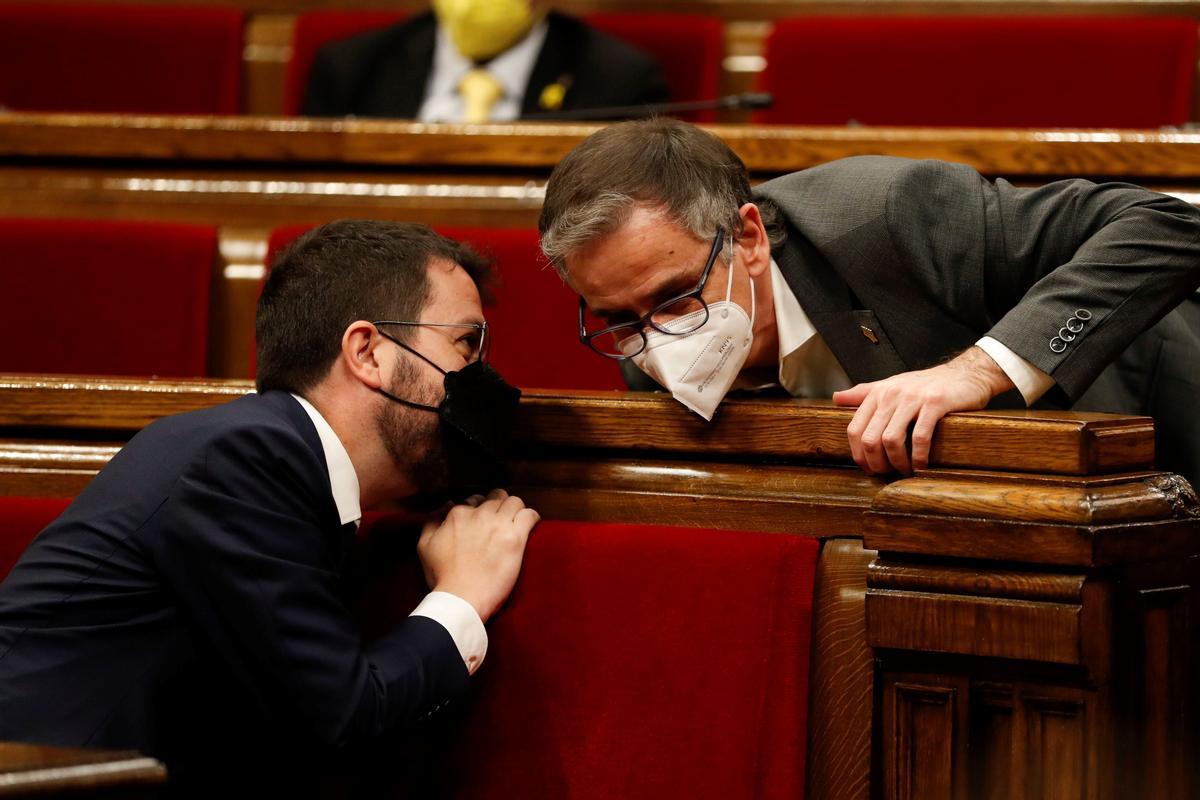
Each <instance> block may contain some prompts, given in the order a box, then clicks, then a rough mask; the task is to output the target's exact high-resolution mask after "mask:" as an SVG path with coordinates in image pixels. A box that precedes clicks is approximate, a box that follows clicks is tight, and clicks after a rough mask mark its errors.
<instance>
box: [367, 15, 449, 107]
mask: <svg viewBox="0 0 1200 800" xmlns="http://www.w3.org/2000/svg"><path fill="white" fill-rule="evenodd" d="M400 25H401V28H402V30H403V33H404V35H403V36H401V37H397V41H396V42H394V43H393V46H391V47H390V48H389V49H388V51H387V53H386V55H385V56H384V57H383V58H382V59H381V60H380V64H379V70H378V73H377V78H376V79H375V81H374V84H373V85H374V87H375V88H374V94H375V97H377V98H378V105H377V107H376V108H375V109H373V111H374V112H375V114H376V115H386V116H389V117H396V118H399V119H416V117H417V113H418V112H420V110H421V103H422V102H424V100H425V85H426V84H427V83H429V74H430V73H431V72H432V71H433V51H434V48H435V46H436V37H437V21H436V20H435V19H434V16H433V15H432V14H422V15H421V16H419V17H417V18H415V19H413V20H411V21H408V22H402V23H400Z"/></svg>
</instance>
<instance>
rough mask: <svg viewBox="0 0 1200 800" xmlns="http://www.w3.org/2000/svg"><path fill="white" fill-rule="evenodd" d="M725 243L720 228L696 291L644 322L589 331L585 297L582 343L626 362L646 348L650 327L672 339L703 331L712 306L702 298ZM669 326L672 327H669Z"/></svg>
mask: <svg viewBox="0 0 1200 800" xmlns="http://www.w3.org/2000/svg"><path fill="white" fill-rule="evenodd" d="M724 242H725V231H724V230H723V229H721V228H718V229H717V233H716V235H715V236H713V241H712V248H711V249H710V250H709V252H708V261H706V262H705V263H704V271H703V272H701V273H700V280H699V281H697V283H696V286H695V288H694V289H692V290H691V291H688V292H684V293H683V294H681V295H678V296H677V297H672V298H671V299H670V300H668V301H666V302H665V303H660V304H659V305H658V306H656V307H654V308H653V309H652V310H651V311H650V313H648V314H646V315H644V316H643V317H642V318H641V319H638V320H634V321H633V322H623V323H621V324H620V325H610V326H609V327H607V328H601V329H599V330H596V331H589V330H588V320H587V303H586V302H584V300H583V298H582V297H581V298H579V341H581V342H583V343H584V344H585V345H587V346H588V347H590V348H591V349H592V350H593V351H594V352H596V353H599V354H600V355H602V356H604V357H605V358H615V359H617V360H619V361H624V360H625V359H629V358H633V357H634V356H636V355H638V354H640V353H641V352H642V351H643V350H645V349H646V326H647V325H649V326H650V327H651V328H653V329H654V330H656V331H659V332H660V333H665V334H667V335H669V336H684V335H686V334H689V333H694V332H695V331H697V330H699V329H700V328H701V327H702V326H703V325H704V323H706V322H708V303H705V302H704V298H702V297H701V296H700V295H701V293H702V292H703V291H704V285H705V284H706V283H708V276H709V274H710V273H711V272H712V268H713V264H715V263H717V256H718V255H720V253H721V246H722V244H724ZM667 325H670V327H669V328H668V327H666V326H667Z"/></svg>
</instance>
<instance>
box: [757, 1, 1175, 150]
mask: <svg viewBox="0 0 1200 800" xmlns="http://www.w3.org/2000/svg"><path fill="white" fill-rule="evenodd" d="M1196 36H1197V23H1196V20H1191V19H1174V18H1168V17H1125V16H1122V17H1106V18H1087V17H1062V18H1055V17H1024V18H1008V17H999V18H997V17H946V18H936V17H844V18H843V17H828V18H806V19H792V20H786V21H780V22H777V23H776V25H775V29H774V32H773V33H772V34H771V36H770V38H769V39H768V41H767V51H766V52H767V70H766V73H765V76H764V88H765V89H766V90H768V91H770V92H773V93H774V94H775V107H774V108H772V109H770V110H768V111H763V112H759V114H758V115H757V116H756V119H757V120H758V121H760V122H774V123H789V124H822V125H824V124H828V125H842V124H845V123H847V122H849V121H851V120H853V121H856V122H859V123H862V124H864V125H966V126H998V127H1122V128H1149V127H1157V126H1159V125H1178V124H1181V123H1183V122H1186V121H1187V120H1188V119H1189V111H1190V104H1191V96H1192V84H1193V78H1194V74H1195V69H1196Z"/></svg>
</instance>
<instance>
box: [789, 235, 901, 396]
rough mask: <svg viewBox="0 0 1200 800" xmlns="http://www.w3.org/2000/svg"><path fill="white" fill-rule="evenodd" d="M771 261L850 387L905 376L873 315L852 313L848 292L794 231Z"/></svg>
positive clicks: (830, 267)
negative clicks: (773, 260)
mask: <svg viewBox="0 0 1200 800" xmlns="http://www.w3.org/2000/svg"><path fill="white" fill-rule="evenodd" d="M772 255H773V256H774V257H775V263H777V264H778V265H779V270H780V272H782V273H783V277H784V279H785V280H786V281H787V283H788V288H790V289H791V290H792V293H793V294H794V295H795V296H796V299H797V300H799V301H800V306H801V307H802V308H803V309H804V312H805V313H806V314H808V317H809V319H810V320H812V323H813V327H815V328H816V329H817V332H818V333H819V334H820V335H821V338H822V339H824V340H825V344H827V345H828V346H829V349H830V350H831V351H833V355H834V357H835V358H837V360H838V363H839V364H841V365H842V369H844V370H846V374H847V375H849V376H850V379H851V380H852V381H854V382H855V383H865V382H867V381H877V380H880V379H882V378H886V377H889V376H891V375H895V374H897V373H900V372H906V371H907V370H908V365H907V364H905V362H904V360H903V359H902V358H900V354H899V353H897V352H896V348H895V347H893V346H892V343H891V340H889V339H888V336H887V332H886V331H885V330H884V329H883V325H881V324H880V322H879V319H878V318H877V317H876V316H875V312H873V311H870V310H867V309H860V308H857V306H858V305H859V302H858V299H857V298H856V297H855V296H854V293H853V292H852V291H850V287H849V286H847V285H846V282H845V281H843V280H842V278H841V276H840V275H838V274H837V272H836V270H834V268H833V265H832V264H830V263H829V261H828V260H827V259H826V258H825V257H824V256H822V255H821V253H820V252H818V251H817V249H816V248H815V247H813V246H812V243H811V242H809V241H808V239H807V238H805V237H804V236H803V235H802V234H801V233H800V232H799V231H797V230H796V229H795V228H793V227H791V226H790V225H789V226H788V238H787V241H786V242H785V243H784V245H783V246H782V247H781V248H779V249H778V250H776V251H775V252H774V253H772Z"/></svg>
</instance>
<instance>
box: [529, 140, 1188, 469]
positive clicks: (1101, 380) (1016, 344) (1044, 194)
mask: <svg viewBox="0 0 1200 800" xmlns="http://www.w3.org/2000/svg"><path fill="white" fill-rule="evenodd" d="M539 229H540V232H541V236H542V247H543V250H544V251H545V252H546V255H547V257H548V258H549V259H550V260H551V261H552V262H553V263H554V264H555V266H556V268H557V269H558V270H559V272H560V274H561V275H562V276H563V277H564V278H565V279H566V280H567V281H568V282H569V283H570V285H571V286H572V287H573V288H574V289H575V290H576V291H577V292H578V293H579V294H580V297H581V300H580V338H581V340H582V341H583V342H584V343H585V344H587V345H588V346H589V347H591V348H592V349H593V350H595V351H596V352H597V353H599V354H600V355H603V356H608V357H611V358H616V359H619V360H621V361H622V362H624V364H623V366H625V367H626V375H627V376H628V377H629V378H630V379H631V380H630V383H631V385H633V386H635V388H644V387H645V386H646V383H647V382H646V380H645V377H644V376H649V377H650V378H653V380H654V381H656V382H657V383H658V384H659V385H661V386H662V387H664V388H666V389H667V390H668V391H670V392H671V393H672V394H673V395H674V396H675V398H676V399H678V400H679V401H680V402H682V403H683V404H684V405H686V406H688V407H689V408H691V409H692V410H693V411H695V412H696V413H698V414H700V415H701V416H703V417H705V418H706V419H711V418H712V415H713V414H714V413H715V411H716V408H717V405H718V404H719V403H720V401H721V399H722V397H724V395H725V394H726V393H727V392H728V391H729V390H731V389H751V388H760V387H768V386H772V385H778V386H781V387H782V388H783V389H785V390H786V391H788V392H789V393H790V394H792V395H798V396H808V397H830V396H832V398H833V401H834V402H835V403H837V404H839V405H847V406H857V407H858V410H857V412H856V413H855V415H854V418H853V421H852V422H851V423H850V426H849V428H848V436H849V441H850V448H851V451H852V452H853V455H854V459H855V461H856V462H857V463H858V464H859V465H860V466H861V467H862V468H863V469H865V470H867V471H869V472H872V473H887V472H891V471H894V470H896V471H900V472H905V473H907V472H910V471H911V470H912V469H920V468H923V467H924V466H926V465H927V463H928V455H929V446H930V440H931V438H932V434H933V430H934V428H935V426H936V424H937V422H938V420H940V419H941V418H942V417H943V416H944V415H945V414H947V413H950V412H953V411H967V410H975V409H981V408H984V407H987V406H989V405H1004V404H1010V405H1011V404H1019V405H1033V404H1035V403H1036V404H1038V405H1039V406H1040V405H1049V406H1057V407H1071V408H1075V409H1079V410H1084V409H1086V410H1102V411H1114V412H1121V413H1140V414H1149V415H1152V416H1153V417H1154V418H1155V421H1156V425H1157V430H1158V455H1159V464H1160V466H1161V467H1162V468H1165V469H1169V470H1172V471H1176V472H1179V473H1181V474H1183V475H1185V476H1186V477H1188V478H1189V479H1191V480H1192V482H1193V483H1194V484H1195V483H1197V481H1198V480H1200V429H1198V426H1197V425H1195V424H1194V423H1193V422H1192V419H1191V414H1190V412H1191V410H1192V409H1191V407H1190V406H1191V404H1192V403H1194V402H1195V401H1196V399H1197V398H1198V397H1200V394H1198V390H1200V299H1198V296H1197V294H1196V289H1197V286H1198V285H1200V212H1198V211H1197V210H1196V209H1195V208H1193V207H1192V206H1190V205H1189V204H1187V203H1185V202H1182V201H1180V200H1177V199H1174V198H1171V197H1168V196H1165V195H1161V194H1156V193H1154V192H1150V191H1146V190H1144V189H1141V188H1138V187H1135V186H1130V185H1126V184H1095V183H1091V182H1088V181H1083V180H1071V181H1062V182H1058V183H1053V184H1049V185H1047V186H1044V187H1041V188H1035V189H1021V188H1017V187H1014V186H1012V185H1011V184H1009V183H1008V182H1006V181H1004V180H997V181H995V182H994V183H993V182H990V181H987V180H986V179H984V178H983V177H981V176H980V175H979V174H978V173H976V172H975V171H974V170H972V169H970V168H969V167H966V166H963V165H958V164H949V163H944V162H938V161H910V160H906V159H899V158H887V157H878V156H867V157H858V158H849V159H844V160H840V161H834V162H830V163H828V164H823V165H821V166H819V167H815V168H812V169H807V170H803V171H801V172H797V173H794V174H791V175H786V176H784V177H781V178H778V179H776V180H773V181H770V182H767V183H765V184H762V185H761V186H759V187H757V189H756V190H754V191H753V192H752V191H751V188H750V184H749V180H748V176H747V173H746V169H745V166H744V165H743V164H742V162H741V160H740V159H739V158H738V157H737V156H736V155H735V154H734V153H733V152H732V151H731V150H729V148H728V147H726V146H725V145H724V143H722V142H721V141H720V140H719V139H717V138H716V137H715V136H713V135H711V134H709V133H706V132H704V131H702V130H700V129H698V128H695V127H693V126H690V125H687V124H685V123H680V122H676V121H672V120H650V121H641V122H631V123H622V124H620V125H614V126H611V127H608V128H605V129H604V130H601V131H599V132H597V133H596V134H594V135H593V136H591V137H589V138H588V139H587V140H586V141H584V142H583V143H582V144H580V145H579V146H578V147H577V148H576V149H575V150H574V151H572V153H570V154H569V155H568V156H567V157H566V158H565V159H564V160H563V161H562V162H560V163H559V165H558V166H557V167H556V169H555V170H554V173H553V174H552V175H551V177H550V181H549V183H548V185H547V188H546V200H545V205H544V207H543V210H542V215H541V219H540V221H539ZM633 367H636V369H633ZM650 385H653V384H650ZM910 426H911V430H912V439H911V456H910V453H909V450H908V446H907V445H908V433H909V430H910Z"/></svg>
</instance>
